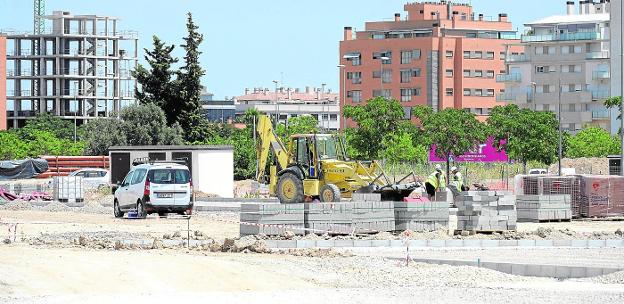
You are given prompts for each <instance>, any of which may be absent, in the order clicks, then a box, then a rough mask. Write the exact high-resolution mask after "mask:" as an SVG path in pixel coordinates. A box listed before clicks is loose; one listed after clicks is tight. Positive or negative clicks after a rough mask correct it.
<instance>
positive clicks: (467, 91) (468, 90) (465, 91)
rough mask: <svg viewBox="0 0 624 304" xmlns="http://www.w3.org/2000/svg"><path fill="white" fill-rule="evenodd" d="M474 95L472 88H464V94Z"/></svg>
mask: <svg viewBox="0 0 624 304" xmlns="http://www.w3.org/2000/svg"><path fill="white" fill-rule="evenodd" d="M470 95H472V90H471V89H464V96H470Z"/></svg>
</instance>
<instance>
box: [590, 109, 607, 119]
mask: <svg viewBox="0 0 624 304" xmlns="http://www.w3.org/2000/svg"><path fill="white" fill-rule="evenodd" d="M609 117H611V113H610V112H609V110H600V111H592V118H593V119H602V118H609Z"/></svg>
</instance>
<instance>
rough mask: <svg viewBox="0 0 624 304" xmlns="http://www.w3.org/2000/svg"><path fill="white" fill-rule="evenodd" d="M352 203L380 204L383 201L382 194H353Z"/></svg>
mask: <svg viewBox="0 0 624 304" xmlns="http://www.w3.org/2000/svg"><path fill="white" fill-rule="evenodd" d="M351 201H352V202H379V201H381V193H353V195H352V196H351Z"/></svg>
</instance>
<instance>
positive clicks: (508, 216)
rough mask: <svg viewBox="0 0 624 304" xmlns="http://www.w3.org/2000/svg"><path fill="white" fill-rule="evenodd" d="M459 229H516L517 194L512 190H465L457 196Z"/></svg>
mask: <svg viewBox="0 0 624 304" xmlns="http://www.w3.org/2000/svg"><path fill="white" fill-rule="evenodd" d="M455 205H456V207H457V230H458V231H470V232H501V231H509V230H516V227H517V226H516V222H517V218H518V217H517V216H518V215H517V211H516V196H515V195H513V193H512V192H511V191H464V192H462V193H461V194H460V195H458V196H457V197H455Z"/></svg>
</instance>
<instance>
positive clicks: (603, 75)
mask: <svg viewBox="0 0 624 304" xmlns="http://www.w3.org/2000/svg"><path fill="white" fill-rule="evenodd" d="M609 78H611V72H609V71H594V72H593V73H592V79H594V80H596V79H609Z"/></svg>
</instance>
